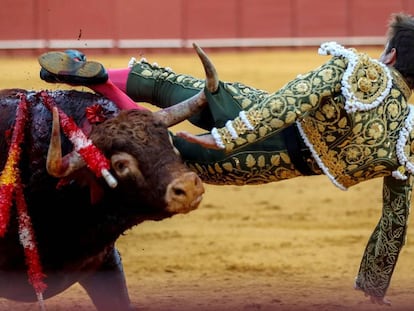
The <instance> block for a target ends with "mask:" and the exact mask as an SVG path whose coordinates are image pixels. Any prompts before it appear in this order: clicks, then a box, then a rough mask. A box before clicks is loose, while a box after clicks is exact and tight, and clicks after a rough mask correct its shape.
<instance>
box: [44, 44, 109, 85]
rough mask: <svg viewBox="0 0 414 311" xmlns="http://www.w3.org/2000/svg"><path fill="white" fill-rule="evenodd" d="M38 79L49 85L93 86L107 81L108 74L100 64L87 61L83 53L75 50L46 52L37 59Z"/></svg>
mask: <svg viewBox="0 0 414 311" xmlns="http://www.w3.org/2000/svg"><path fill="white" fill-rule="evenodd" d="M38 60H39V64H40V66H41V67H42V69H41V70H40V78H41V79H42V80H44V81H46V82H50V83H67V84H71V85H93V84H100V83H104V82H106V81H107V80H108V73H107V72H106V70H105V68H104V67H103V66H102V64H100V63H98V62H92V61H87V60H86V57H85V55H84V54H83V53H81V52H79V51H77V50H66V51H65V52H48V53H45V54H42V55H41V56H40V57H39V58H38Z"/></svg>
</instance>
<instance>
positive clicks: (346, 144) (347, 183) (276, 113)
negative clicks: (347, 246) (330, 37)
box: [127, 42, 414, 297]
mask: <svg viewBox="0 0 414 311" xmlns="http://www.w3.org/2000/svg"><path fill="white" fill-rule="evenodd" d="M320 52H321V53H322V54H330V55H332V58H331V59H330V60H329V61H328V62H326V63H325V64H323V65H322V66H320V67H319V68H317V69H315V70H313V71H311V72H309V73H306V74H303V75H300V76H298V77H297V78H296V79H294V80H293V81H291V82H289V83H287V84H286V85H285V86H284V87H282V88H281V89H280V90H278V91H276V92H274V93H271V94H268V93H266V92H264V91H260V90H256V89H254V88H251V87H247V86H244V85H242V84H239V83H223V82H220V89H221V91H219V92H217V93H216V94H207V98H208V100H209V106H210V111H208V112H205V115H203V114H202V115H201V116H199V120H196V122H194V123H197V121H198V123H200V124H202V123H203V121H205V120H206V119H209V118H210V119H211V118H212V119H213V121H214V122H213V123H214V124H213V125H214V126H216V127H214V128H213V129H212V131H211V133H212V134H213V136H214V137H215V139H216V142H217V144H218V145H220V146H222V147H223V148H224V150H225V151H215V150H214V151H213V150H202V149H200V147H199V146H194V145H190V147H188V145H185V144H184V143H182V142H180V141H179V140H177V141H176V143H177V148H178V149H179V150H180V152H181V153H182V154H183V157H184V160H186V162H187V163H188V164H189V166H190V167H192V168H193V169H194V170H195V171H196V172H197V173H198V174H200V176H201V177H202V178H203V180H204V181H205V182H208V183H216V184H255V183H263V182H272V181H278V180H282V179H286V178H292V177H295V176H300V175H302V174H301V173H300V172H299V171H298V170H297V169H296V168H295V167H294V165H292V164H291V161H290V156H291V154H289V152H288V151H287V149H286V142H285V141H283V139H281V136H280V134H281V133H282V132H284V131H285V130H286V129H288V128H290V127H291V126H292V125H295V126H296V127H297V128H298V130H299V133H300V136H301V137H302V139H303V142H304V145H305V147H306V149H307V150H308V151H310V158H311V159H312V161H311V162H313V165H314V166H317V167H316V168H314V169H313V171H314V172H315V173H324V174H325V175H327V176H328V177H329V178H330V180H331V181H332V182H333V183H334V184H335V185H336V186H337V187H339V188H340V189H343V190H345V189H347V188H348V187H351V186H353V185H356V184H358V183H359V182H363V181H367V180H370V179H373V178H377V177H382V178H383V180H384V183H383V213H382V216H381V218H380V220H379V222H378V225H377V226H376V228H375V230H374V232H373V234H372V235H371V237H370V239H369V241H368V244H367V247H366V249H365V253H364V255H363V258H362V262H361V265H360V270H359V273H358V276H357V279H356V287H357V288H359V289H361V290H363V291H364V292H365V293H367V294H369V295H371V296H376V297H384V296H385V294H386V291H387V288H388V286H389V284H390V280H391V276H392V273H393V271H394V268H395V265H396V262H397V259H398V256H399V253H400V250H401V248H402V246H403V244H404V241H405V236H406V229H407V221H408V214H409V208H410V199H411V189H412V185H413V178H412V174H413V173H414V158H413V154H414V131H413V124H414V109H413V108H412V106H411V105H409V104H408V99H409V97H410V96H411V90H410V88H409V87H408V85H407V84H406V83H405V81H404V79H403V78H402V77H401V76H400V74H399V73H398V72H397V71H396V70H394V69H393V68H389V67H386V66H385V65H384V64H382V63H380V62H378V61H377V60H374V59H372V58H370V57H368V56H367V55H366V54H362V53H358V52H357V51H355V50H352V49H345V48H343V47H342V46H340V45H338V44H336V43H333V42H330V43H325V44H323V45H322V46H321V48H320ZM139 79H140V80H139ZM134 81H135V83H134ZM161 81H162V82H161ZM200 83H202V81H200V80H197V79H194V78H192V77H190V76H186V75H179V74H175V73H174V72H172V71H169V70H165V69H162V68H161V69H160V68H158V69H157V68H154V66H151V65H149V64H148V63H145V62H141V63H138V64H136V66H135V67H133V68H132V70H131V74H130V78H129V80H128V85H127V93H128V95H130V96H131V97H132V98H133V99H135V100H140V101H148V102H151V103H154V104H157V105H158V106H163V105H166V103H170V104H171V103H172V102H173V101H174V99H173V97H174V92H175V91H174V89H180V90H179V92H180V94H181V96H184V95H183V94H185V93H186V92H187V90H188V94H187V95H188V96H187V97H190V96H191V95H193V94H194V90H195V89H199V88H200V87H202V86H203V85H202V84H200ZM140 88H141V91H139V89H140ZM143 89H145V90H151V94H149V95H148V96H143V93H145V91H143ZM177 92H178V91H177ZM177 92H176V93H177ZM184 97H185V96H184ZM177 101H178V99H177ZM229 111H230V112H229ZM235 112H237V113H236V114H235ZM212 116H213V117H212ZM229 116H230V117H231V118H230V117H229ZM234 117H235V118H234ZM233 118H234V119H233ZM228 119H233V120H230V121H227V120H228ZM220 126H221V127H220ZM208 127H209V126H208V125H206V126H205V128H208ZM318 170H319V171H318Z"/></svg>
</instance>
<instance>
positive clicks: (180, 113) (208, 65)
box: [154, 43, 219, 127]
mask: <svg viewBox="0 0 414 311" xmlns="http://www.w3.org/2000/svg"><path fill="white" fill-rule="evenodd" d="M193 47H194V48H195V50H196V52H197V54H198V56H199V58H200V60H201V63H202V64H203V67H204V71H205V74H206V88H207V90H208V91H209V92H212V93H214V92H215V91H217V89H218V85H219V79H218V74H217V71H216V68H215V67H214V65H213V63H212V62H211V61H210V59H209V58H208V56H207V55H206V54H205V53H204V51H203V50H202V49H201V48H200V47H199V46H198V45H197V44H195V43H194V44H193ZM206 105H207V98H206V95H205V94H204V90H201V91H200V92H199V93H197V94H196V95H194V96H193V97H191V98H189V99H187V100H184V101H182V102H180V103H178V104H176V105H173V106H170V107H167V108H164V109H162V110H158V111H156V112H154V115H155V117H156V118H159V119H161V120H162V121H163V122H164V123H165V124H166V125H167V126H168V127H170V126H173V125H176V124H178V123H180V122H182V121H184V120H186V119H188V118H189V117H191V116H192V115H194V114H196V113H198V112H200V111H201V109H202V108H204V107H205V106H206Z"/></svg>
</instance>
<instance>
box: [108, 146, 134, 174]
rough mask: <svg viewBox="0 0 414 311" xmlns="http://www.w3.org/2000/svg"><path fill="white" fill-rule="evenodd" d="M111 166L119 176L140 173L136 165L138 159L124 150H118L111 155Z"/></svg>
mask: <svg viewBox="0 0 414 311" xmlns="http://www.w3.org/2000/svg"><path fill="white" fill-rule="evenodd" d="M111 166H112V168H113V170H114V171H115V173H116V174H117V175H118V176H119V177H121V178H122V177H128V176H130V175H134V176H138V175H141V171H140V170H139V167H138V161H137V159H135V158H134V157H133V156H131V155H130V154H128V153H126V152H118V153H115V154H113V155H112V156H111Z"/></svg>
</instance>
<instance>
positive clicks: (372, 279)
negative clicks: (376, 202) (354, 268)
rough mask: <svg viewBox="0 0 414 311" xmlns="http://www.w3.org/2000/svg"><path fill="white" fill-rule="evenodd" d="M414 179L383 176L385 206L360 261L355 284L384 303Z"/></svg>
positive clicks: (404, 235)
mask: <svg viewBox="0 0 414 311" xmlns="http://www.w3.org/2000/svg"><path fill="white" fill-rule="evenodd" d="M413 181H414V178H413V177H412V176H410V177H409V178H408V179H407V180H397V179H395V178H394V177H392V176H388V177H385V178H384V185H383V209H382V215H381V218H380V220H379V222H378V224H377V226H376V228H375V230H374V232H373V233H372V235H371V237H370V239H369V241H368V244H367V246H366V248H365V253H364V256H363V258H362V261H361V265H360V269H359V272H358V276H357V278H356V282H355V286H356V288H357V289H360V290H362V291H363V292H365V293H366V294H367V295H369V296H371V299H372V300H373V301H374V302H379V303H385V302H386V301H385V300H384V297H385V294H386V291H387V289H388V286H389V284H390V281H391V276H392V274H393V272H394V268H395V265H396V263H397V260H398V256H399V254H400V251H401V248H402V247H403V245H404V243H405V238H406V232H407V222H408V214H409V209H410V202H411V191H412V186H413Z"/></svg>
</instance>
